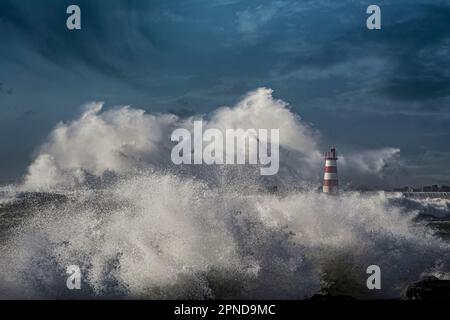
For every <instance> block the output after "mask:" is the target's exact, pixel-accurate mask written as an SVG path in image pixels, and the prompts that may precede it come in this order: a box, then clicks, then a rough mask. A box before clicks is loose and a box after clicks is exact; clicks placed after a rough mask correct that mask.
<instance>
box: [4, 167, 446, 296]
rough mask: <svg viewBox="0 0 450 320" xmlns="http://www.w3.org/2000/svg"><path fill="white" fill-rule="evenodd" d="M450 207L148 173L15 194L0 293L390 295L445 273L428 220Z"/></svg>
mask: <svg viewBox="0 0 450 320" xmlns="http://www.w3.org/2000/svg"><path fill="white" fill-rule="evenodd" d="M411 202H414V205H413V204H411ZM411 207H414V209H412V208H411ZM448 209H449V208H448V201H444V200H440V201H436V200H429V199H428V200H421V201H420V202H417V201H415V200H410V199H405V198H403V197H402V196H401V195H397V194H386V193H384V192H380V193H373V194H360V193H353V192H350V193H342V194H341V195H339V196H337V197H333V196H327V195H323V194H320V193H316V192H307V191H303V192H290V193H285V194H271V193H264V192H260V193H254V194H251V193H248V194H244V193H242V192H233V191H229V190H227V191H225V192H224V190H221V189H218V188H211V187H209V186H208V185H207V184H205V183H204V182H202V181H199V180H195V179H186V178H183V179H181V178H179V177H177V176H176V175H172V174H159V173H152V172H142V173H141V174H140V175H138V176H133V177H128V178H126V179H122V180H119V181H117V182H115V183H113V184H111V185H110V186H108V187H103V188H101V189H95V188H90V189H88V188H85V189H79V190H76V191H75V190H71V191H70V192H58V193H18V194H17V195H16V197H15V198H13V199H11V198H9V200H5V201H2V203H1V205H0V219H1V224H0V225H1V243H0V255H1V257H2V264H1V267H0V288H1V290H0V292H1V293H0V295H1V298H11V297H21V298H69V297H72V298H73V297H74V295H75V297H89V298H108V297H109V298H111V297H114V298H142V299H147V298H148V299H169V298H192V299H214V298H257V299H259V298H286V299H303V298H308V297H311V296H312V295H314V294H317V293H321V292H330V293H333V294H345V295H351V296H353V297H356V298H361V299H365V298H398V297H402V296H404V293H405V290H406V288H407V287H408V285H410V284H412V283H414V282H415V281H418V280H419V279H420V278H421V277H422V276H424V275H427V274H432V275H437V276H438V277H440V278H442V279H445V278H446V277H448V271H449V261H450V256H449V255H450V243H449V241H448V238H447V240H446V237H443V236H442V234H441V231H439V228H435V227H434V226H433V223H438V222H441V223H442V222H445V223H448V221H450V211H449V210H448ZM436 213H438V214H437V215H436ZM430 222H433V223H430ZM372 264H376V265H378V266H380V268H381V271H382V290H377V291H376V292H372V291H369V290H367V288H366V287H365V283H366V278H367V274H366V273H365V271H366V268H367V266H369V265H372ZM69 265H79V266H80V268H81V270H82V275H83V288H82V290H81V291H80V292H77V293H76V294H74V293H73V292H70V291H68V290H67V289H66V287H65V286H66V282H65V279H66V277H67V275H66V274H65V268H66V267H67V266H69Z"/></svg>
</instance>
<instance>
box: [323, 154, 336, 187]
mask: <svg viewBox="0 0 450 320" xmlns="http://www.w3.org/2000/svg"><path fill="white" fill-rule="evenodd" d="M337 159H338V158H337V152H336V149H335V148H331V151H327V152H325V172H324V175H323V189H322V190H323V192H324V193H328V194H336V193H337V192H338V186H339V184H338V175H337V162H336V161H337Z"/></svg>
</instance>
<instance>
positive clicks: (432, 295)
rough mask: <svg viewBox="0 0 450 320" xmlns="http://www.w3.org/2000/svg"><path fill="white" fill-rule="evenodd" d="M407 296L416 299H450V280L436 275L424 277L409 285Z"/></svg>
mask: <svg viewBox="0 0 450 320" xmlns="http://www.w3.org/2000/svg"><path fill="white" fill-rule="evenodd" d="M406 297H407V298H408V299H414V300H450V280H440V279H438V278H436V277H434V276H427V277H424V278H423V279H422V280H421V281H419V282H416V283H414V284H412V285H411V286H409V288H408V289H407V290H406Z"/></svg>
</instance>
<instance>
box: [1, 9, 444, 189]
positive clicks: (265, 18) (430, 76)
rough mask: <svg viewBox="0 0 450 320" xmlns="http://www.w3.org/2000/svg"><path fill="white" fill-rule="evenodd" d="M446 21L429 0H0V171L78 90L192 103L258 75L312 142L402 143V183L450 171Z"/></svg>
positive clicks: (18, 169)
mask: <svg viewBox="0 0 450 320" xmlns="http://www.w3.org/2000/svg"><path fill="white" fill-rule="evenodd" d="M70 4H78V5H79V6H80V7H81V10H82V30H81V31H75V32H74V31H68V30H67V29H66V27H65V23H66V18H67V15H66V13H65V11H66V8H67V6H68V5H70ZM370 4H378V5H379V6H380V7H381V10H382V30H381V31H369V30H367V28H366V18H367V14H366V13H365V11H366V8H367V6H368V5H370ZM449 21H450V1H437V0H432V1H430V0H428V1H416V0H410V1H403V0H396V1H375V2H374V1H345V0H343V1H331V0H316V1H306V0H305V1H235V0H218V1H214V0H208V1H206V0H195V1H191V0H187V1H167V0H166V1H143V0H142V1H139V0H134V1H132V0H128V1H125V0H109V1H100V0H89V1H87V0H79V1H65V0H61V1H45V0H33V1H31V0H28V1H25V0H0V39H1V41H0V83H1V86H0V147H1V153H0V180H6V179H15V178H18V177H20V176H21V175H23V174H24V173H25V171H26V167H27V165H28V163H29V162H30V160H31V159H32V156H33V152H34V151H35V150H36V148H37V147H38V146H39V145H40V144H41V143H43V142H44V141H45V138H46V136H47V134H48V133H49V132H50V131H51V129H52V128H53V127H54V126H55V125H56V124H57V123H58V122H59V121H67V120H70V119H72V118H74V117H76V116H77V115H78V114H79V113H80V107H81V105H83V104H85V103H86V102H89V101H105V103H106V106H107V107H112V106H116V105H123V104H125V105H131V106H133V107H136V108H142V109H145V110H147V111H149V112H173V113H177V114H180V115H190V114H199V113H206V112H208V111H209V110H213V109H215V108H217V107H219V106H222V105H232V104H234V103H235V102H236V101H237V100H238V99H239V98H240V97H242V96H243V95H244V94H245V93H247V92H248V91H250V90H253V89H255V88H257V87H261V86H265V87H270V88H272V89H274V90H275V93H274V95H275V97H277V98H281V99H283V100H285V101H287V102H289V103H290V104H291V106H292V108H293V110H294V111H295V112H297V113H298V114H300V115H301V116H302V118H303V119H304V120H305V121H307V122H309V123H312V124H313V125H314V126H315V127H316V128H317V129H318V130H320V132H321V133H322V142H323V144H324V148H325V147H328V146H329V145H331V144H334V145H337V146H338V147H339V149H340V150H342V152H344V153H345V152H350V151H354V150H365V149H370V148H378V147H385V146H389V147H396V148H400V149H401V158H402V160H403V161H404V165H405V168H406V169H407V172H408V175H409V176H410V177H412V178H410V179H405V183H406V182H409V181H417V182H418V183H419V182H423V183H424V184H425V183H446V182H449V180H450V166H449V163H450V142H449V141H450V125H449V124H450V22H449Z"/></svg>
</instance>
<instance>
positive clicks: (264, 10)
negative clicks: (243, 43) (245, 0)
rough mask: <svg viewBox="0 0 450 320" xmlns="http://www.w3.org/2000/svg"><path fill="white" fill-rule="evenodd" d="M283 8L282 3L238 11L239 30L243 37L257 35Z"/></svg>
mask: <svg viewBox="0 0 450 320" xmlns="http://www.w3.org/2000/svg"><path fill="white" fill-rule="evenodd" d="M281 7H282V3H281V2H274V3H271V4H266V5H259V6H257V7H256V8H252V9H245V10H242V11H238V12H237V13H236V16H237V30H238V32H240V33H241V34H243V35H248V36H251V35H253V36H254V35H256V32H257V31H259V29H260V28H262V27H263V26H265V25H267V24H268V23H269V22H270V21H271V20H272V19H273V17H274V16H275V15H276V14H277V13H278V12H279V10H280V9H281Z"/></svg>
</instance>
